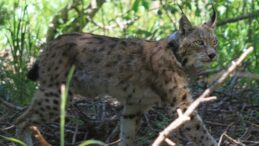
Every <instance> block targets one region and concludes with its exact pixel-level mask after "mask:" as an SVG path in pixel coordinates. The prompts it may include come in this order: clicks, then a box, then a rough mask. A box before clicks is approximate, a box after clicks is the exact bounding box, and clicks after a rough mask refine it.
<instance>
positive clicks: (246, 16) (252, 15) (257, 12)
mask: <svg viewBox="0 0 259 146" xmlns="http://www.w3.org/2000/svg"><path fill="white" fill-rule="evenodd" d="M257 17H259V11H256V12H254V13H250V14H246V15H243V16H238V17H235V18H229V19H225V20H222V21H220V22H218V23H217V26H221V25H225V24H227V23H234V22H237V21H241V20H245V19H256V18H257Z"/></svg>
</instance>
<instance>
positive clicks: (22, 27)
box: [0, 6, 38, 104]
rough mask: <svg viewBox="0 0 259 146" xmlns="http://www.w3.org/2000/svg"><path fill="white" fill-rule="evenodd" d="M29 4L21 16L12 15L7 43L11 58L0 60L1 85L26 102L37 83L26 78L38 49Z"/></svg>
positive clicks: (7, 31)
mask: <svg viewBox="0 0 259 146" xmlns="http://www.w3.org/2000/svg"><path fill="white" fill-rule="evenodd" d="M27 8H28V7H27V6H25V7H23V8H21V9H20V11H21V12H20V13H21V14H20V16H16V15H12V18H11V20H9V21H7V22H8V24H9V25H8V27H7V28H6V33H5V34H6V38H7V44H8V47H10V49H9V50H8V51H10V52H8V53H10V54H9V55H10V57H9V59H6V60H4V61H2V60H0V70H2V79H1V82H0V85H1V86H3V87H5V89H6V90H8V91H9V93H10V94H11V96H12V97H16V98H15V99H14V100H16V101H19V103H21V104H24V103H27V102H29V101H30V98H28V97H31V96H32V94H33V92H34V89H35V83H32V82H28V80H27V79H26V74H27V66H28V64H29V62H30V61H31V59H32V58H31V57H33V56H35V54H37V53H38V51H37V50H36V49H35V48H36V47H35V40H33V39H34V38H37V36H33V35H32V33H31V30H30V24H29V18H28V17H27Z"/></svg>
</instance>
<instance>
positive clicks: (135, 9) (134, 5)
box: [132, 0, 140, 12]
mask: <svg viewBox="0 0 259 146" xmlns="http://www.w3.org/2000/svg"><path fill="white" fill-rule="evenodd" d="M139 3H140V0H135V2H134V3H133V6H132V10H133V11H134V12H137V11H138V7H139Z"/></svg>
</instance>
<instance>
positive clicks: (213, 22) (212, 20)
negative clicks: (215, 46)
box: [205, 6, 217, 28]
mask: <svg viewBox="0 0 259 146" xmlns="http://www.w3.org/2000/svg"><path fill="white" fill-rule="evenodd" d="M212 9H213V14H212V16H211V18H210V20H209V21H208V22H206V23H205V25H207V26H209V27H211V28H215V27H216V20H217V13H216V10H215V8H214V7H213V6H212Z"/></svg>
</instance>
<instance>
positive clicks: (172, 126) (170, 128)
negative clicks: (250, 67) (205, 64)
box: [152, 47, 253, 146]
mask: <svg viewBox="0 0 259 146" xmlns="http://www.w3.org/2000/svg"><path fill="white" fill-rule="evenodd" d="M252 51H253V48H252V47H250V48H248V49H247V50H245V52H244V53H243V54H241V56H240V57H239V58H238V59H237V60H236V61H233V62H232V65H230V66H229V68H228V69H227V70H226V71H225V72H223V74H222V75H221V76H220V77H219V78H218V79H217V80H216V81H214V82H213V83H212V84H211V86H210V87H209V88H207V89H206V90H205V91H204V92H203V93H202V94H201V95H200V96H199V97H198V98H197V99H196V100H195V101H194V102H193V103H192V104H191V105H190V106H189V107H188V108H187V110H186V111H185V112H184V113H182V111H181V110H180V109H178V110H177V113H178V116H179V117H178V118H177V119H176V120H174V121H173V122H172V123H171V124H170V125H169V126H167V127H166V128H165V129H164V130H163V131H162V132H160V133H159V136H158V137H157V138H156V140H155V141H154V142H153V144H152V146H160V145H161V144H162V142H163V141H165V139H167V137H168V135H169V134H170V133H171V132H173V131H174V130H176V129H177V128H178V127H179V126H181V125H182V124H183V123H185V122H187V121H188V120H189V119H190V115H191V114H192V113H193V112H194V110H195V109H196V108H197V107H198V106H199V105H200V103H202V102H205V101H209V100H213V99H215V96H214V97H209V98H206V97H207V96H209V94H211V93H212V92H213V91H214V90H215V89H216V88H217V86H218V85H220V84H221V83H223V81H224V80H225V79H226V78H227V77H228V76H229V75H230V74H231V73H232V72H233V71H235V70H236V68H237V67H238V66H239V65H240V64H241V62H242V61H243V60H244V59H245V58H246V57H247V56H248V54H249V53H251V52H252Z"/></svg>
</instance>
